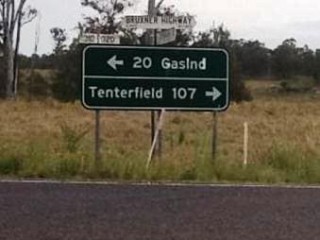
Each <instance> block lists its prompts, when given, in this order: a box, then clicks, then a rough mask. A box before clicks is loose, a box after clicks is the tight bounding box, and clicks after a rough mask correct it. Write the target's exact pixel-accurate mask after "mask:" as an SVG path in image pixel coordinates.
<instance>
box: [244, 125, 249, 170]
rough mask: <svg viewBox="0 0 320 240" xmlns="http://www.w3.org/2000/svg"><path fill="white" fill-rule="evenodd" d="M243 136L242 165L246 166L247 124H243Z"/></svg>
mask: <svg viewBox="0 0 320 240" xmlns="http://www.w3.org/2000/svg"><path fill="white" fill-rule="evenodd" d="M243 126H244V134H243V165H244V166H247V164H248V142H249V126H248V122H245V123H244V124H243Z"/></svg>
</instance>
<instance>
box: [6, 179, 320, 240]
mask: <svg viewBox="0 0 320 240" xmlns="http://www.w3.org/2000/svg"><path fill="white" fill-rule="evenodd" d="M0 239H1V240H42V239H43V240H65V239H68V240H69V239H70V240H109V239H110V240H117V239H124V240H131V239H135V240H144V239H150V240H157V239H159V240H178V239H179V240H180V239H181V240H182V239H183V240H189V239H190V240H206V239H210V240H216V239H219V240H220V239H221V240H222V239H223V240H242V239H243V240H267V239H270V240H280V239H281V240H284V239H288V240H311V239H312V240H313V239H314V240H319V239H320V189H316V188H314V189H312V188H310V189H300V188H266V187H221V186H216V187H209V186H198V187H193V186H180V187H179V186H142V185H141V186H130V185H99V184H97V185H95V184H58V183H53V184H49V183H17V182H16V183H13V182H11V183H8V182H7V183H4V182H2V183H1V182H0Z"/></svg>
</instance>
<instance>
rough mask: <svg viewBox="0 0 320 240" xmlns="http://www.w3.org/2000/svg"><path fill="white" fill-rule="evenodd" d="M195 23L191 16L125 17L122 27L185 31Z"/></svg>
mask: <svg viewBox="0 0 320 240" xmlns="http://www.w3.org/2000/svg"><path fill="white" fill-rule="evenodd" d="M195 25H196V21H195V19H194V17H192V16H149V15H142V16H126V17H124V19H123V21H122V27H124V28H127V29H132V28H141V29H170V28H175V29H186V28H193V27H194V26H195Z"/></svg>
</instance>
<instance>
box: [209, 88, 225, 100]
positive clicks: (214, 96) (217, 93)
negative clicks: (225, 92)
mask: <svg viewBox="0 0 320 240" xmlns="http://www.w3.org/2000/svg"><path fill="white" fill-rule="evenodd" d="M221 95H222V93H221V92H220V91H219V90H218V89H216V88H215V87H213V88H212V91H206V97H212V101H215V100H217V99H218V98H219V97H220V96H221Z"/></svg>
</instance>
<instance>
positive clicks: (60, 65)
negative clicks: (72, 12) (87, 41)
mask: <svg viewBox="0 0 320 240" xmlns="http://www.w3.org/2000/svg"><path fill="white" fill-rule="evenodd" d="M56 57H57V56H56ZM58 59H59V61H58V62H57V63H56V70H57V73H56V77H55V79H54V81H53V83H52V85H51V90H52V93H53V97H54V98H56V99H59V100H61V101H64V102H68V101H75V100H77V99H80V96H81V46H80V45H78V44H77V42H76V41H74V42H73V44H72V45H71V46H70V49H69V50H68V51H66V52H64V53H62V54H61V55H59V58H58Z"/></svg>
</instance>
